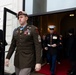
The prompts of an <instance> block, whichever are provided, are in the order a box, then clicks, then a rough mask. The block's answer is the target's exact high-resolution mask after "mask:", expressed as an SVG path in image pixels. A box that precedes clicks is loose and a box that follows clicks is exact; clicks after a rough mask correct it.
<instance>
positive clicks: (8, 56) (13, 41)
mask: <svg viewBox="0 0 76 75" xmlns="http://www.w3.org/2000/svg"><path fill="white" fill-rule="evenodd" d="M15 47H16V40H15V38H14V33H13V37H12V41H11V45H10V48H9V50H8V54H7V56H6V58H7V59H10V58H11V56H12V54H13V52H14V50H15Z"/></svg>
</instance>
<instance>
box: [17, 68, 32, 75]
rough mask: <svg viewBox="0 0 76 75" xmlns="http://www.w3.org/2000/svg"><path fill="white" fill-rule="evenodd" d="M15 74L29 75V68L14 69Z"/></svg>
mask: <svg viewBox="0 0 76 75" xmlns="http://www.w3.org/2000/svg"><path fill="white" fill-rule="evenodd" d="M15 72H16V75H30V73H31V68H24V69H19V68H17V67H15Z"/></svg>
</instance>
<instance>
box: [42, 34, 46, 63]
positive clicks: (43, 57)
mask: <svg viewBox="0 0 76 75" xmlns="http://www.w3.org/2000/svg"><path fill="white" fill-rule="evenodd" d="M45 37H46V35H43V36H42V48H43V51H42V63H45V62H46V61H47V60H46V59H47V50H45V44H46V42H45Z"/></svg>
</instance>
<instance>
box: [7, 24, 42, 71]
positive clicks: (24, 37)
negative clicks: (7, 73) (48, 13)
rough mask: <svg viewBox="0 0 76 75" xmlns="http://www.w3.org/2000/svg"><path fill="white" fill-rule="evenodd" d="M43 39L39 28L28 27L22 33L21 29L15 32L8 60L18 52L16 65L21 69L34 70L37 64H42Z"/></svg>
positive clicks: (15, 60)
mask: <svg viewBox="0 0 76 75" xmlns="http://www.w3.org/2000/svg"><path fill="white" fill-rule="evenodd" d="M41 49H42V47H41V38H40V35H39V33H38V31H37V27H35V26H33V25H26V26H25V28H24V29H23V30H22V31H20V27H18V28H17V29H15V30H14V33H13V38H12V42H11V46H10V48H9V51H8V55H7V57H6V58H7V59H10V57H11V55H12V54H13V52H14V51H15V50H16V53H15V59H14V65H15V67H17V68H19V69H23V68H32V67H34V66H35V64H36V63H41Z"/></svg>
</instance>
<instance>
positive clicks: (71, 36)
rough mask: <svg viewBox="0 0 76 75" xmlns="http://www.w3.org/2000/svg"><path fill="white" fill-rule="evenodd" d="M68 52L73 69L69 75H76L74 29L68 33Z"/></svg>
mask: <svg viewBox="0 0 76 75" xmlns="http://www.w3.org/2000/svg"><path fill="white" fill-rule="evenodd" d="M67 50H68V58H69V60H70V62H71V69H70V70H69V71H68V75H76V38H75V36H74V29H70V30H69V31H68V38H67Z"/></svg>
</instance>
